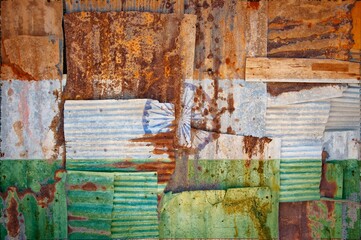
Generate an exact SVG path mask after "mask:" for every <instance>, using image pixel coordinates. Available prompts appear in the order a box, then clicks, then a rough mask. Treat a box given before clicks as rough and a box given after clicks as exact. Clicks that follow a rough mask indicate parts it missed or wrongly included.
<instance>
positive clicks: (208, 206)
mask: <svg viewBox="0 0 361 240" xmlns="http://www.w3.org/2000/svg"><path fill="white" fill-rule="evenodd" d="M273 198H274V196H273V195H272V193H271V191H270V189H269V188H267V187H252V188H233V189H228V190H218V191H217V190H209V191H192V192H182V193H179V194H174V195H172V194H168V196H166V197H165V198H164V201H163V202H162V208H161V210H160V212H161V213H160V219H161V220H160V221H161V223H160V237H161V238H259V239H271V238H277V237H278V231H277V215H278V204H277V207H276V209H277V210H276V211H273V209H272V203H271V201H272V199H273Z"/></svg>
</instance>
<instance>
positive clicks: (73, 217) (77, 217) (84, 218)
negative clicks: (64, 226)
mask: <svg viewBox="0 0 361 240" xmlns="http://www.w3.org/2000/svg"><path fill="white" fill-rule="evenodd" d="M68 220H69V221H87V220H89V219H88V218H86V217H79V216H72V215H69V214H68Z"/></svg>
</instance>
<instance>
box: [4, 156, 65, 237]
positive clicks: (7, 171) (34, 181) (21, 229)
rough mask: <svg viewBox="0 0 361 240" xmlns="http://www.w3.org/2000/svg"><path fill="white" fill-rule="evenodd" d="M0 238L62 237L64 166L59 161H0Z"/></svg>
mask: <svg viewBox="0 0 361 240" xmlns="http://www.w3.org/2000/svg"><path fill="white" fill-rule="evenodd" d="M0 173H1V181H0V197H1V201H0V213H1V218H0V236H1V238H2V239H65V238H67V227H66V225H67V217H66V197H65V187H64V184H65V170H63V169H61V161H55V162H53V163H49V162H47V161H41V160H6V161H5V160H1V161H0Z"/></svg>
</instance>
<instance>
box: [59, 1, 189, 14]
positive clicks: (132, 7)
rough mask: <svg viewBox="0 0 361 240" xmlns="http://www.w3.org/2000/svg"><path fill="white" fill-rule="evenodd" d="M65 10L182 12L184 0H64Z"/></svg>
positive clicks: (69, 11)
mask: <svg viewBox="0 0 361 240" xmlns="http://www.w3.org/2000/svg"><path fill="white" fill-rule="evenodd" d="M65 10H66V13H72V12H84V11H97V12H110V11H139V12H158V13H184V0H172V1H171V0H157V1H152V0H148V1H144V0H143V1H141V0H127V1H118V0H110V1H96V0H66V1H65Z"/></svg>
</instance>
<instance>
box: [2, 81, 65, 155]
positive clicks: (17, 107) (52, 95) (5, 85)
mask: <svg viewBox="0 0 361 240" xmlns="http://www.w3.org/2000/svg"><path fill="white" fill-rule="evenodd" d="M1 98H2V99H1V139H2V143H1V152H2V153H1V158H2V159H62V153H63V144H64V142H63V137H62V127H61V113H60V109H61V106H62V105H61V100H60V98H61V81H55V80H48V81H36V82H34V81H33V82H24V81H17V80H13V81H2V91H1Z"/></svg>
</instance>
